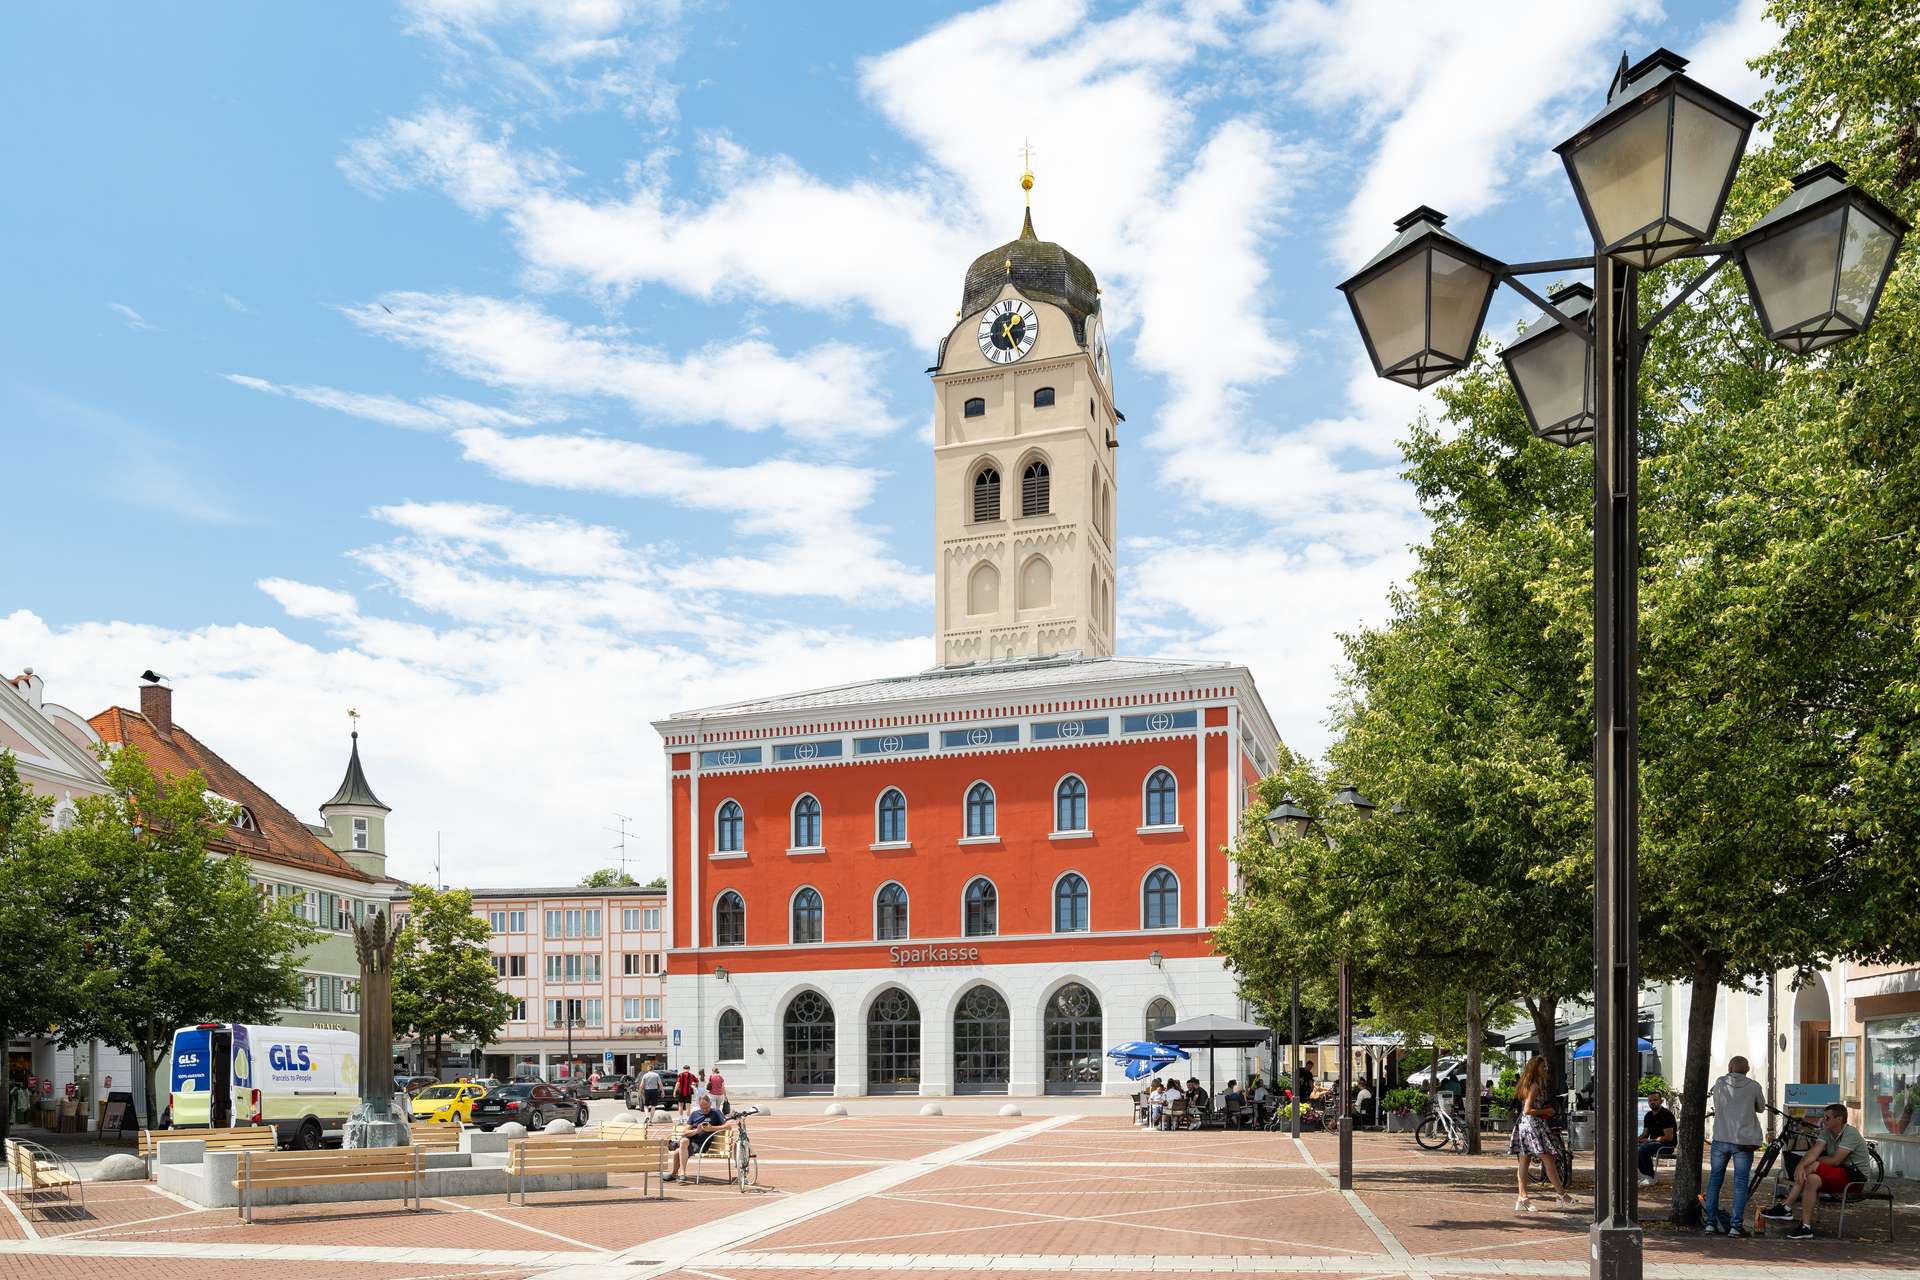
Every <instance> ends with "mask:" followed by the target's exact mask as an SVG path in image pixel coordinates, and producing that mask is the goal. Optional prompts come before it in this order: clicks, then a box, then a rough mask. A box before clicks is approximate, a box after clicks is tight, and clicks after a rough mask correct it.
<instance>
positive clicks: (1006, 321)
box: [980, 298, 1040, 364]
mask: <svg viewBox="0 0 1920 1280" xmlns="http://www.w3.org/2000/svg"><path fill="white" fill-rule="evenodd" d="M1039 336H1040V317H1039V316H1037V315H1035V314H1034V313H1033V308H1032V307H1030V306H1028V305H1027V304H1026V303H1025V302H1022V301H1020V300H1019V299H1018V298H1006V299H1002V300H1001V301H999V302H996V303H994V304H993V305H992V306H990V307H988V308H987V313H986V314H985V315H983V316H981V317H980V354H981V355H983V356H985V357H986V358H987V359H989V360H991V361H993V362H994V363H995V364H1012V363H1013V362H1014V361H1015V360H1018V359H1019V358H1020V357H1021V356H1024V355H1025V354H1027V352H1029V351H1031V350H1033V342H1034V339H1035V338H1038V337H1039Z"/></svg>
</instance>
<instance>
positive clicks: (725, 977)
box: [713, 964, 733, 982]
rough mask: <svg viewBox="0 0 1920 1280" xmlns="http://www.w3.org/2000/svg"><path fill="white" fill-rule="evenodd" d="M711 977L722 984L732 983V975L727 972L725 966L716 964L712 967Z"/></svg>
mask: <svg viewBox="0 0 1920 1280" xmlns="http://www.w3.org/2000/svg"><path fill="white" fill-rule="evenodd" d="M713 976H714V977H716V978H718V979H720V981H722V982H731V981H733V975H732V974H731V973H728V972H727V966H725V965H723V964H717V965H715V966H714V967H713Z"/></svg>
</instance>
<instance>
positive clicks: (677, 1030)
mask: <svg viewBox="0 0 1920 1280" xmlns="http://www.w3.org/2000/svg"><path fill="white" fill-rule="evenodd" d="M673 1047H674V1048H676V1049H678V1048H679V1047H680V1028H678V1027H675V1028H674V1029H673Z"/></svg>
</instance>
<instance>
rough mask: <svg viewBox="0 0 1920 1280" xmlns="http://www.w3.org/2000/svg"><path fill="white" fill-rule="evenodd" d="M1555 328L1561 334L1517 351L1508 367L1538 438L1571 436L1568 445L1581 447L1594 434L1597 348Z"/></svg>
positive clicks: (1561, 329)
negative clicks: (1594, 355) (1591, 359)
mask: <svg viewBox="0 0 1920 1280" xmlns="http://www.w3.org/2000/svg"><path fill="white" fill-rule="evenodd" d="M1547 323H1548V324H1553V321H1551V320H1549V321H1547ZM1554 327H1555V328H1556V329H1557V330H1558V332H1557V333H1556V334H1554V335H1553V336H1550V337H1545V338H1542V339H1541V340H1540V341H1538V342H1536V343H1529V344H1528V345H1527V346H1525V347H1522V348H1520V349H1518V350H1516V351H1514V352H1513V354H1512V355H1511V357H1510V358H1509V359H1508V365H1509V367H1510V368H1511V370H1512V373H1513V379H1514V382H1515V384H1516V385H1517V386H1518V388H1519V391H1520V398H1521V400H1522V402H1524V404H1525V406H1526V408H1527V411H1528V415H1529V416H1530V417H1531V418H1532V419H1533V423H1532V425H1533V430H1534V432H1535V434H1537V435H1546V434H1548V433H1556V434H1559V433H1568V432H1571V433H1572V434H1573V435H1574V438H1573V439H1570V440H1568V441H1567V443H1569V444H1577V443H1579V441H1580V440H1582V439H1585V438H1586V437H1587V436H1590V435H1591V434H1592V432H1593V421H1592V417H1591V415H1592V408H1591V399H1590V397H1589V379H1590V378H1591V377H1592V373H1591V366H1590V362H1589V356H1590V354H1591V352H1592V350H1593V348H1592V347H1590V346H1588V345H1587V344H1586V343H1585V342H1583V341H1581V340H1580V338H1579V337H1577V336H1576V335H1574V334H1571V333H1568V332H1567V331H1566V330H1565V329H1564V328H1560V326H1558V325H1555V326H1554Z"/></svg>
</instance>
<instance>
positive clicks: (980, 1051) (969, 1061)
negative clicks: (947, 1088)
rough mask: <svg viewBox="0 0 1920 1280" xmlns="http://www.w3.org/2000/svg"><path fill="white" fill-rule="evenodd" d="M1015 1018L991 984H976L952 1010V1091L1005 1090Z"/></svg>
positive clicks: (1009, 1073)
mask: <svg viewBox="0 0 1920 1280" xmlns="http://www.w3.org/2000/svg"><path fill="white" fill-rule="evenodd" d="M1012 1033H1013V1018H1012V1016H1011V1015H1010V1013H1009V1011H1008V1009H1007V1002H1006V1000H1005V998H1004V997H1002V996H1001V994H1000V993H999V992H998V991H995V990H994V989H993V988H992V987H975V988H973V989H972V990H971V991H969V992H967V994H965V995H964V996H961V997H960V1004H959V1006H958V1007H957V1008H956V1009H955V1010H954V1011H953V1091H954V1092H955V1093H1005V1092H1006V1091H1007V1081H1008V1079H1009V1078H1010V1077H1011V1076H1012V1074H1013V1072H1012V1067H1013V1034H1012Z"/></svg>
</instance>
